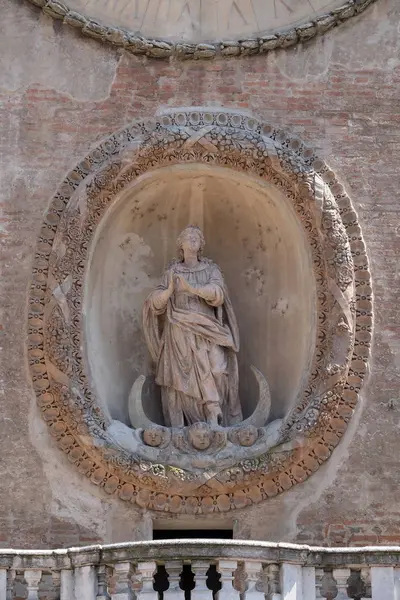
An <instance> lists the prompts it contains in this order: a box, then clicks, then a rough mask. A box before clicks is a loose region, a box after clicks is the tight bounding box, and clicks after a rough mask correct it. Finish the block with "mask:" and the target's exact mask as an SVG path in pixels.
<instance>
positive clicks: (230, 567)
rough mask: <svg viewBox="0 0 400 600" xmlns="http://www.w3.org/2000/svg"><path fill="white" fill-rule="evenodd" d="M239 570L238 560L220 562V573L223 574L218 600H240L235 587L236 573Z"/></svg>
mask: <svg viewBox="0 0 400 600" xmlns="http://www.w3.org/2000/svg"><path fill="white" fill-rule="evenodd" d="M236 569H237V561H236V560H219V561H218V571H219V573H220V574H221V586H222V588H221V590H220V591H219V593H218V600H239V597H240V594H239V592H238V591H237V590H235V589H234V587H233V578H234V572H235V571H236Z"/></svg>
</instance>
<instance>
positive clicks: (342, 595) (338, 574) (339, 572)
mask: <svg viewBox="0 0 400 600" xmlns="http://www.w3.org/2000/svg"><path fill="white" fill-rule="evenodd" d="M332 575H333V578H334V580H335V581H336V586H337V595H336V596H335V600H348V595H347V587H348V581H349V579H350V575H351V571H350V569H333V573H332Z"/></svg>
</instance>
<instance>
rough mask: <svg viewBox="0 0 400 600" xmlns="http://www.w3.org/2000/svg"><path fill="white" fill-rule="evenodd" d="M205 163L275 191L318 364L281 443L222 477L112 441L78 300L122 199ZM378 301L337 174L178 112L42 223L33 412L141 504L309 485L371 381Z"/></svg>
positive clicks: (270, 143)
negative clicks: (148, 177)
mask: <svg viewBox="0 0 400 600" xmlns="http://www.w3.org/2000/svg"><path fill="white" fill-rule="evenodd" d="M202 163H203V164H207V165H213V166H218V167H223V168H225V169H233V170H235V171H238V172H242V173H245V174H248V175H251V176H252V177H256V178H259V180H260V181H267V182H269V183H270V184H272V185H274V186H276V187H277V188H278V189H279V190H280V191H281V192H283V193H284V194H285V195H286V197H287V198H288V199H289V200H290V201H291V203H292V205H293V207H294V209H295V212H296V214H297V217H298V219H299V222H300V223H301V225H302V227H303V228H304V231H305V233H306V235H307V238H308V243H309V246H310V251H311V254H312V260H313V269H314V276H315V281H316V293H317V307H316V310H317V326H316V339H315V351H314V357H313V364H312V368H311V371H310V375H309V378H308V381H307V382H306V385H305V386H304V387H303V388H302V392H301V394H300V395H299V397H298V398H297V401H296V404H295V406H294V407H293V408H292V409H291V410H290V412H289V413H288V414H287V415H286V417H285V420H284V424H283V426H282V432H281V433H282V435H281V440H280V444H279V446H277V447H275V448H272V449H271V450H269V451H268V452H266V453H264V454H262V455H261V456H253V455H249V458H246V459H243V458H242V459H240V460H238V462H237V464H235V465H234V466H233V467H232V466H230V467H229V468H226V467H224V466H223V465H221V466H220V467H218V465H217V466H215V468H213V469H210V468H208V469H207V468H205V469H201V468H199V469H197V470H196V471H193V470H190V469H184V468H178V467H176V466H173V465H168V464H160V463H159V462H157V463H154V462H151V461H146V460H143V459H141V458H140V457H138V456H135V454H134V453H132V452H128V451H126V450H123V449H122V448H120V447H119V446H117V445H116V444H115V442H114V441H113V438H111V437H110V436H109V434H108V433H107V431H106V429H107V427H108V425H109V421H108V418H107V417H106V415H105V414H104V413H103V411H102V409H101V408H100V405H99V403H98V400H97V398H96V395H95V392H94V390H93V386H91V385H90V378H89V374H88V369H87V364H86V358H85V344H86V340H85V339H84V333H83V332H84V326H83V314H82V313H83V293H84V289H85V275H86V268H87V265H88V257H89V254H90V250H91V247H92V243H93V238H94V235H95V232H96V228H97V226H98V224H99V223H100V221H101V220H102V218H103V216H104V215H105V212H106V211H107V209H108V208H109V207H110V206H111V204H112V203H113V202H114V201H115V198H116V197H117V195H118V194H120V193H121V192H123V191H124V189H126V188H127V186H128V185H130V184H131V183H132V182H133V181H135V180H136V179H137V178H139V177H140V176H141V175H143V174H145V173H147V172H149V171H153V170H155V169H158V168H160V167H165V166H170V165H175V164H176V165H179V164H202ZM371 296H372V291H371V283H370V273H369V267H368V260H367V256H366V252H365V247H364V242H363V238H362V234H361V230H360V226H359V223H358V220H357V214H356V213H355V211H354V209H353V207H352V205H351V202H350V199H349V197H348V196H347V194H346V192H345V190H344V188H343V186H342V185H341V184H340V182H339V181H338V180H337V178H336V176H335V174H334V172H333V171H332V170H331V169H329V167H328V166H327V165H326V164H325V163H324V162H323V161H322V160H320V159H319V158H318V157H317V156H316V155H315V154H314V152H313V150H311V149H310V148H308V147H307V146H305V145H303V144H302V143H301V142H300V141H299V140H298V139H297V138H294V137H291V136H290V135H288V134H287V133H286V132H284V131H281V130H278V129H276V128H275V127H273V126H272V125H269V124H266V123H263V122H260V121H259V120H258V119H257V118H256V117H252V116H248V115H243V114H241V113H237V112H235V111H229V110H224V109H219V110H217V109H197V108H191V109H176V110H175V109H173V110H170V111H168V112H165V113H163V114H161V115H159V116H157V117H155V118H153V119H151V120H148V121H141V122H135V123H133V124H132V125H131V126H129V127H127V128H126V129H124V130H122V131H119V132H118V133H116V134H114V135H112V136H110V137H109V138H108V139H106V140H105V141H104V142H102V143H101V144H100V145H99V146H98V147H97V148H96V149H95V150H93V151H92V152H91V153H90V154H89V155H88V156H87V157H86V158H84V159H83V160H82V161H81V162H80V163H79V164H78V165H77V166H76V168H75V169H74V170H73V171H71V172H70V173H69V174H68V176H67V177H66V178H65V180H64V182H63V183H62V185H61V186H60V188H59V190H58V192H57V193H56V195H55V196H54V198H53V200H52V202H51V204H50V207H49V209H48V211H47V213H46V216H45V218H44V221H43V224H42V227H41V231H40V235H39V239H38V243H37V247H36V251H35V258H34V265H33V273H32V283H31V288H30V297H29V306H28V337H27V343H28V357H29V364H30V369H31V376H32V382H33V387H34V390H35V393H36V396H37V401H38V405H39V408H40V410H41V413H42V416H43V418H44V420H45V421H46V422H47V424H48V426H49V429H50V433H51V435H52V436H53V437H54V438H55V440H56V442H57V444H58V445H59V447H60V448H61V449H62V450H63V451H64V452H65V453H66V454H67V456H68V459H69V460H70V461H71V463H73V464H75V465H76V467H77V469H78V470H79V471H80V472H81V473H82V474H84V475H85V476H86V477H88V478H89V479H90V480H91V481H92V482H93V483H94V484H95V485H97V486H100V487H102V488H104V490H105V492H107V493H108V494H113V495H115V496H118V497H119V498H121V499H122V500H125V501H129V502H133V503H136V504H138V505H139V506H141V507H147V508H149V509H152V510H161V511H164V512H172V513H191V514H195V513H198V514H206V513H212V512H218V511H223V512H224V511H229V510H231V509H236V508H243V507H245V506H249V505H252V504H257V503H259V502H261V501H262V500H264V499H267V498H268V497H271V496H275V495H277V494H279V493H281V492H283V491H284V490H286V489H289V488H291V487H292V486H293V485H295V484H296V483H300V482H302V481H304V480H305V479H307V478H308V477H309V476H310V475H311V474H312V473H313V472H314V471H316V470H317V469H318V467H319V466H320V465H321V464H322V463H323V462H324V461H326V460H327V459H328V458H329V456H330V455H331V453H332V451H333V449H334V448H335V446H336V445H337V444H338V442H339V441H340V438H341V437H342V435H343V433H344V432H345V430H346V427H347V425H348V422H349V420H350V418H351V416H352V413H353V411H354V408H355V406H356V404H357V400H358V393H359V391H360V388H361V385H362V380H363V378H364V376H365V374H366V372H367V361H368V357H369V352H370V341H371V334H372V317H373V315H372V297H371Z"/></svg>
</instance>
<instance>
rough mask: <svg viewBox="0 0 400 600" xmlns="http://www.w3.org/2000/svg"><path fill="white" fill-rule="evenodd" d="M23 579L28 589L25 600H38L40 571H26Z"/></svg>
mask: <svg viewBox="0 0 400 600" xmlns="http://www.w3.org/2000/svg"><path fill="white" fill-rule="evenodd" d="M24 579H25V581H26V586H27V588H28V597H27V600H38V591H39V583H40V580H41V579H42V571H41V570H40V569H26V570H25V572H24Z"/></svg>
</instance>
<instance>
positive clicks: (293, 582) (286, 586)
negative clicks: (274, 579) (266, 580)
mask: <svg viewBox="0 0 400 600" xmlns="http://www.w3.org/2000/svg"><path fill="white" fill-rule="evenodd" d="M281 580H282V598H283V600H303V574H302V568H301V566H300V565H291V564H289V563H283V565H282V567H281Z"/></svg>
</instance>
